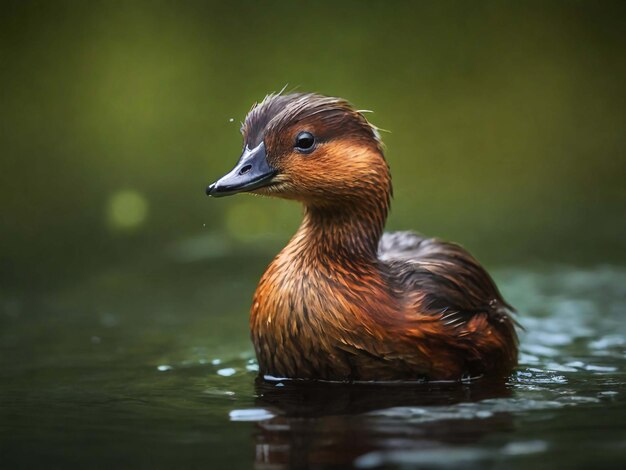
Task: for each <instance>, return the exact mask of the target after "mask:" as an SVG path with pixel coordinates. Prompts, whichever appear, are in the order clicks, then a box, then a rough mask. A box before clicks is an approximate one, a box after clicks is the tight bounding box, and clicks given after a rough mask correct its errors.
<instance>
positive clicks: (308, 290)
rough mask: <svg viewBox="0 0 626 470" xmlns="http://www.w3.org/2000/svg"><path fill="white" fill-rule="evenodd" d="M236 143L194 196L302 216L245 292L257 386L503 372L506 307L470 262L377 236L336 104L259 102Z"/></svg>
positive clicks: (372, 154) (384, 181) (361, 121)
mask: <svg viewBox="0 0 626 470" xmlns="http://www.w3.org/2000/svg"><path fill="white" fill-rule="evenodd" d="M242 132H243V135H244V141H245V146H244V155H243V156H242V158H241V159H240V161H239V163H238V164H237V166H236V167H235V168H234V169H233V170H232V171H231V172H230V173H229V174H227V175H226V176H224V177H223V178H222V179H220V180H219V181H217V182H216V183H214V184H213V185H211V186H210V187H209V188H208V189H207V193H209V194H211V195H214V196H221V195H228V194H233V193H236V192H241V191H249V192H254V193H257V194H263V195H271V196H277V197H283V198H288V199H294V200H298V201H300V202H302V204H303V205H304V220H303V222H302V225H301V226H300V228H299V229H298V231H297V232H296V234H295V235H294V236H293V238H292V239H291V241H290V242H289V243H288V245H287V246H286V247H285V248H284V249H283V250H282V251H281V252H280V253H279V254H278V255H277V256H276V258H275V259H274V260H273V261H272V262H271V263H270V265H269V267H268V268H267V270H266V271H265V273H264V274H263V276H262V278H261V281H260V282H259V285H258V287H257V290H256V293H255V294H254V300H253V304H252V310H251V316H250V327H251V331H252V341H253V343H254V347H255V350H256V354H257V358H258V361H259V368H260V373H261V374H263V375H271V376H275V377H285V378H297V379H324V380H340V381H354V380H419V379H429V380H458V379H461V378H464V377H476V376H480V375H492V376H498V375H499V376H505V375H507V374H508V373H510V371H511V370H512V368H513V367H514V366H515V365H516V363H517V335H516V332H515V325H514V321H513V320H512V319H511V317H510V311H511V307H510V306H509V305H508V304H507V303H506V302H505V301H504V300H503V299H502V296H501V295H500V293H499V292H498V289H497V287H496V285H495V284H494V282H493V280H492V279H491V277H490V276H489V274H487V272H486V271H485V270H484V269H483V268H482V267H481V266H480V264H479V263H478V262H477V261H476V260H475V259H474V258H473V257H472V256H471V255H470V254H469V253H468V252H467V251H465V250H464V249H463V248H461V247H460V246H458V245H455V244H452V243H446V242H443V241H440V240H437V239H433V238H430V239H428V238H423V237H420V236H418V235H416V234H414V233H411V232H397V233H391V234H384V235H383V227H384V224H385V221H386V219H387V214H388V211H389V204H390V199H391V194H392V188H391V176H390V173H389V168H388V166H387V163H386V161H385V159H384V156H383V150H382V146H381V142H380V139H379V137H378V133H377V132H376V129H375V128H374V127H373V126H371V125H370V124H369V123H368V122H367V120H366V119H365V118H364V117H363V115H362V114H361V113H360V112H358V111H355V110H354V109H353V108H352V106H351V105H350V104H349V103H348V102H346V101H344V100H342V99H338V98H329V97H325V96H320V95H316V94H290V95H284V96H283V95H269V96H268V97H266V98H265V100H263V102H261V103H259V104H256V105H255V106H254V107H253V108H252V110H251V111H250V113H249V114H248V116H247V118H246V120H245V123H244V125H243V128H242Z"/></svg>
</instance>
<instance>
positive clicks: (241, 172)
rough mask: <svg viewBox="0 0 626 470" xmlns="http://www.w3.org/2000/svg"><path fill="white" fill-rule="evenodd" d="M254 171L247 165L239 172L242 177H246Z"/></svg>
mask: <svg viewBox="0 0 626 470" xmlns="http://www.w3.org/2000/svg"><path fill="white" fill-rule="evenodd" d="M251 169H252V165H246V166H244V167H242V168H241V170H239V174H240V175H245V174H246V173H248V172H249V171H250V170H251Z"/></svg>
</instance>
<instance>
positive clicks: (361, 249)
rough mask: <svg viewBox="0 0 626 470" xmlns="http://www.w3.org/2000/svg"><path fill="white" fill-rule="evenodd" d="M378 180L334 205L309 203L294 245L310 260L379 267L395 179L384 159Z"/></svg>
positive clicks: (363, 184) (339, 198) (334, 202)
mask: <svg viewBox="0 0 626 470" xmlns="http://www.w3.org/2000/svg"><path fill="white" fill-rule="evenodd" d="M380 159H381V160H380V164H379V165H378V166H380V167H381V168H380V169H379V170H381V171H376V172H375V174H376V177H375V178H374V179H370V180H365V181H363V182H361V183H360V184H359V185H358V186H359V187H357V188H352V192H353V194H351V195H344V196H337V198H336V199H335V200H333V201H330V202H328V201H326V202H322V203H320V202H317V203H312V202H305V203H304V220H303V221H302V224H301V225H300V228H299V229H298V232H297V233H296V235H295V236H294V238H293V239H292V241H291V242H290V245H292V244H293V245H295V248H296V250H297V252H299V253H300V254H302V255H309V256H306V258H311V257H312V258H313V259H318V260H321V259H326V260H329V261H333V260H335V262H336V261H337V260H346V261H350V262H351V264H354V263H356V264H363V263H365V264H370V265H371V264H373V263H376V260H377V253H378V243H379V241H380V238H381V236H382V233H383V229H384V226H385V222H386V220H387V214H388V212H389V205H390V199H391V191H392V190H391V177H390V175H389V171H388V167H387V164H386V162H385V161H384V159H382V155H381V156H380Z"/></svg>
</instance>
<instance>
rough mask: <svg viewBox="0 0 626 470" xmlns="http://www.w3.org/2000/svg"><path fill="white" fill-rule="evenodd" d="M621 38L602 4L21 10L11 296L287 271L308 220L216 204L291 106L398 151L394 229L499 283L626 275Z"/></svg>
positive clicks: (1, 124)
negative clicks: (153, 260)
mask: <svg viewBox="0 0 626 470" xmlns="http://www.w3.org/2000/svg"><path fill="white" fill-rule="evenodd" d="M624 26H625V23H624V4H623V2H606V1H602V2H583V1H572V2H513V3H511V2H498V1H494V2H490V1H487V2H429V3H426V2H393V3H389V2H382V1H378V2H374V1H372V2H314V3H298V2H252V1H250V2H238V3H237V2H221V3H213V2H173V1H165V2H163V1H149V2H141V1H132V2H122V1H93V2H79V1H73V2H72V1H70V2H22V1H13V2H12V1H3V2H2V6H1V12H0V155H1V157H0V162H1V163H0V165H1V167H0V217H1V219H0V220H1V230H2V235H1V236H0V283H1V284H2V285H3V286H5V287H6V286H10V287H11V288H19V287H24V286H28V287H29V288H30V287H33V286H34V285H38V286H39V285H41V286H44V287H45V286H49V285H51V284H54V283H58V282H66V281H68V280H71V279H75V278H77V277H80V276H84V275H85V274H88V273H92V272H94V271H95V270H99V269H102V268H105V267H107V266H110V265H115V264H118V263H120V262H124V263H127V262H129V261H132V260H133V259H136V258H138V257H150V256H156V253H160V254H163V253H168V254H170V255H172V256H174V257H182V258H184V259H185V260H191V259H211V258H215V257H218V258H219V257H224V256H228V255H229V254H232V253H233V252H245V251H246V250H253V251H259V250H260V251H263V252H267V253H270V254H271V253H273V252H274V251H275V250H276V249H277V248H278V247H280V245H281V244H282V243H284V242H285V241H286V240H287V239H288V237H289V235H290V234H291V233H292V232H294V230H295V229H296V228H297V225H298V222H299V217H300V208H299V207H297V205H295V204H290V203H288V202H282V201H275V200H264V199H260V198H253V197H250V196H238V197H235V198H229V199H222V200H219V201H218V200H209V199H207V198H206V196H205V195H204V193H203V191H204V187H205V186H206V185H207V184H208V183H209V182H211V181H213V180H214V179H216V178H217V177H218V176H220V175H221V174H223V173H224V172H225V171H227V170H228V169H230V167H231V166H232V164H234V162H235V161H236V159H237V158H238V156H239V152H240V148H241V140H240V136H239V132H238V131H239V125H240V121H241V120H243V118H244V116H245V114H246V112H247V110H248V109H249V108H250V106H251V105H252V103H254V102H255V101H256V100H260V99H262V98H263V96H264V95H265V94H266V93H268V92H271V91H276V90H280V89H281V88H283V86H285V85H287V86H288V88H289V89H292V88H293V89H297V90H301V91H317V92H321V93H324V94H330V95H337V96H342V97H345V98H347V99H349V100H350V101H352V102H353V103H354V104H355V105H356V106H357V107H358V108H363V109H370V110H373V111H374V114H372V115H369V116H368V117H369V118H370V119H371V121H372V122H373V123H375V124H376V125H378V126H379V127H381V128H383V129H387V130H389V131H390V132H389V133H384V135H383V137H384V140H385V143H386V145H387V158H388V160H389V163H390V165H391V168H392V173H393V177H394V188H395V199H394V202H393V209H392V214H391V217H390V220H389V225H388V227H389V228H390V229H415V230H419V231H421V232H423V233H426V234H429V235H437V236H440V237H444V238H448V239H452V240H456V241H459V242H461V243H463V244H464V245H465V246H467V247H468V248H470V249H471V250H472V251H474V252H475V253H476V254H477V256H478V257H479V258H480V259H482V260H483V261H485V262H487V263H490V264H491V265H494V264H511V263H520V262H534V261H540V262H544V261H545V262H562V263H614V262H617V261H620V262H621V261H624V259H626V250H625V248H626V236H625V233H626V230H625V229H626V218H625V217H624V215H625V208H626V204H625V202H626V185H625V178H624V175H625V169H626V154H625V148H626V142H625V133H624V130H625V125H626V106H625V98H626V87H624V83H625V82H626V61H625V60H624V46H625V44H626V27H624Z"/></svg>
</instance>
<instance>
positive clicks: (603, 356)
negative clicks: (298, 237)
mask: <svg viewBox="0 0 626 470" xmlns="http://www.w3.org/2000/svg"><path fill="white" fill-rule="evenodd" d="M267 260H268V257H267V255H265V254H264V255H255V254H254V253H252V254H251V253H248V254H242V255H241V256H238V257H236V256H230V257H228V258H223V259H222V258H216V259H212V260H210V261H209V262H207V261H194V262H191V261H189V260H186V261H184V262H183V261H181V258H180V256H178V257H175V259H172V257H171V256H169V255H168V256H164V257H157V258H154V259H148V260H143V261H141V262H132V263H129V264H128V265H127V266H121V267H118V268H115V269H112V270H109V271H106V272H102V273H100V274H98V275H96V276H92V277H88V278H85V279H83V280H81V281H80V282H76V283H74V284H73V285H69V286H65V287H63V288H60V289H54V290H52V291H42V292H39V293H38V294H34V293H33V292H24V293H23V294H19V293H15V292H13V293H11V294H8V293H6V292H5V293H4V294H3V296H2V301H1V303H0V312H1V314H0V319H1V320H0V321H1V324H0V325H1V329H0V348H1V349H0V400H1V401H0V403H1V413H2V419H1V421H0V452H1V454H0V455H1V456H2V461H3V462H4V463H5V464H10V466H11V467H13V468H20V467H31V466H32V465H39V466H43V465H45V466H52V467H67V466H74V465H75V466H81V467H107V466H114V465H115V466H125V467H130V466H138V465H141V466H157V467H178V468H180V467H187V468H188V467H209V468H251V467H252V466H253V465H256V468H263V469H266V468H288V467H291V468H299V467H305V466H307V465H308V466H311V467H314V468H333V467H334V466H337V465H340V464H342V465H346V466H353V467H355V468H445V467H456V466H459V465H463V466H465V467H467V468H474V467H475V468H483V467H484V466H486V465H488V466H491V467H492V468H512V467H513V468H526V467H528V466H529V465H533V466H536V467H538V468H548V467H559V468H565V467H572V468H576V467H578V468H580V467H586V466H590V465H593V466H595V467H598V466H599V467H616V468H617V467H619V466H621V465H623V464H624V462H625V461H626V426H624V423H626V376H625V373H624V370H625V369H624V366H625V365H626V325H625V322H624V314H625V312H626V269H624V268H621V267H615V266H594V267H585V268H574V267H568V266H554V265H551V266H526V267H512V268H507V269H499V270H495V271H494V276H495V277H496V279H497V281H498V282H499V284H500V286H501V289H502V291H503V293H504V294H505V296H506V297H507V298H508V300H510V301H511V303H513V304H514V305H515V306H516V307H517V308H518V309H519V311H520V314H519V317H518V319H519V321H520V322H521V324H522V325H523V326H524V327H525V329H526V330H525V331H524V332H522V334H521V341H522V355H521V363H520V366H519V368H518V370H516V371H515V373H514V374H513V375H512V376H511V377H510V379H509V380H508V382H507V383H506V384H494V383H489V382H486V381H477V382H474V383H465V384H412V385H402V386H399V385H395V386H392V385H385V386H381V385H359V386H356V385H351V386H348V385H329V384H290V383H281V382H279V383H267V382H263V381H259V380H257V378H256V375H257V365H256V363H255V360H254V357H253V351H252V348H251V344H250V342H249V339H248V325H247V308H248V304H249V298H250V295H251V292H252V289H253V288H254V285H255V282H256V279H258V276H259V274H260V273H261V272H262V270H263V267H264V264H265V263H266V262H267Z"/></svg>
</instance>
